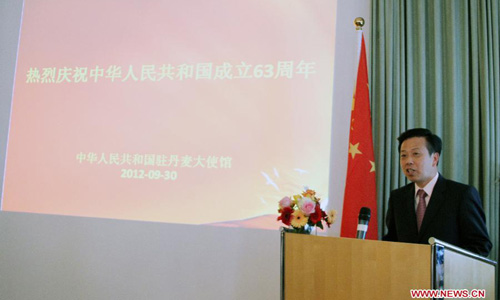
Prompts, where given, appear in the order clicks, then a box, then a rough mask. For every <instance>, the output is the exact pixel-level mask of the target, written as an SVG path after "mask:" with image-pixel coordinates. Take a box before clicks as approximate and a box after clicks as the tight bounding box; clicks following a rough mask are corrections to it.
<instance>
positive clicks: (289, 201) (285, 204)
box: [280, 197, 292, 208]
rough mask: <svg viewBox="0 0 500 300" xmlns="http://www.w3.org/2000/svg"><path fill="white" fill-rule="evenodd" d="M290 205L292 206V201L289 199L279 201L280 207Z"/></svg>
mask: <svg viewBox="0 0 500 300" xmlns="http://www.w3.org/2000/svg"><path fill="white" fill-rule="evenodd" d="M290 204H292V200H291V199H290V197H284V198H283V199H281V200H280V207H281V208H284V207H290Z"/></svg>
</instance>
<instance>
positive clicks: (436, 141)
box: [398, 128, 443, 155]
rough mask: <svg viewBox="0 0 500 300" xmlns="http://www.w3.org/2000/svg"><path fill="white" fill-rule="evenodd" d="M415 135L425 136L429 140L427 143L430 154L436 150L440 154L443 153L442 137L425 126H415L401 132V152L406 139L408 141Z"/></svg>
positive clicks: (399, 139)
mask: <svg viewBox="0 0 500 300" xmlns="http://www.w3.org/2000/svg"><path fill="white" fill-rule="evenodd" d="M414 137H423V138H425V140H426V142H427V143H426V146H427V150H429V155H430V154H432V153H434V152H437V153H439V155H441V148H442V146H443V142H441V138H439V136H437V135H435V134H434V133H432V131H430V130H429V129H425V128H413V129H409V130H407V131H405V132H403V133H401V135H400V136H399V137H398V141H399V147H398V151H399V152H401V144H403V142H404V141H406V140H407V139H411V138H414Z"/></svg>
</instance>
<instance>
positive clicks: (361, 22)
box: [354, 17, 365, 30]
mask: <svg viewBox="0 0 500 300" xmlns="http://www.w3.org/2000/svg"><path fill="white" fill-rule="evenodd" d="M354 25H355V26H356V30H363V26H364V25H365V19H363V18H361V17H357V18H356V19H354Z"/></svg>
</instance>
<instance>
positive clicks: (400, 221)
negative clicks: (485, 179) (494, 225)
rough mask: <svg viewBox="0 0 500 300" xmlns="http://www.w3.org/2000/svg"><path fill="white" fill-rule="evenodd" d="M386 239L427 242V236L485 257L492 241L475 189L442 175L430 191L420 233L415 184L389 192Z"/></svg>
mask: <svg viewBox="0 0 500 300" xmlns="http://www.w3.org/2000/svg"><path fill="white" fill-rule="evenodd" d="M387 227H388V233H387V235H385V236H384V237H383V238H382V239H383V240H386V241H395V242H406V243H419V244H427V243H428V239H429V238H430V237H435V238H437V239H439V240H442V241H444V242H447V243H450V244H453V245H455V246H458V247H461V248H464V249H466V250H469V251H471V252H474V253H477V254H480V255H483V256H487V255H488V253H490V250H491V247H492V244H491V242H490V239H489V236H488V231H487V230H486V224H485V217H484V211H483V208H482V205H481V200H480V198H479V194H478V192H477V190H476V189H475V188H474V187H472V186H469V185H465V184H461V183H458V182H454V181H451V180H448V179H445V178H444V177H443V176H441V174H440V175H439V178H438V180H437V182H436V185H435V186H434V190H433V191H432V195H431V198H430V200H429V204H428V206H427V209H426V211H425V216H424V219H423V221H422V226H421V228H420V232H418V230H417V215H416V213H415V184H414V183H410V184H408V185H406V186H404V187H402V188H399V189H397V190H394V191H392V192H391V195H390V198H389V210H388V212H387Z"/></svg>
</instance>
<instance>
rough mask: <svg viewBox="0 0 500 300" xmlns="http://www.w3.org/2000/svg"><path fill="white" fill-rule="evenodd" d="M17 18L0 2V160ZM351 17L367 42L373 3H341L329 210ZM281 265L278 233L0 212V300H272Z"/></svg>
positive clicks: (351, 47)
mask: <svg viewBox="0 0 500 300" xmlns="http://www.w3.org/2000/svg"><path fill="white" fill-rule="evenodd" d="M331 1H335V0H331ZM21 11H22V1H21V0H2V1H0V156H1V157H2V158H5V149H6V143H7V133H8V122H9V116H10V104H11V98H12V84H13V78H14V70H15V57H16V51H17V40H18V34H19V24H20V17H21ZM358 16H362V17H364V18H365V20H366V21H367V25H365V30H364V32H365V39H366V40H367V41H368V40H369V21H370V17H369V16H370V0H338V4H337V24H336V49H335V74H334V76H335V82H334V95H333V100H334V101H333V119H334V122H333V124H332V126H333V133H332V137H333V141H332V155H331V156H332V161H331V167H332V172H331V178H330V181H331V187H330V197H329V198H330V199H331V200H330V203H329V205H330V207H332V208H336V209H341V208H342V199H343V190H344V184H345V169H346V161H347V160H346V158H347V143H348V134H349V131H348V125H349V116H350V105H351V100H352V92H353V88H354V78H355V74H356V69H357V61H356V52H357V50H356V47H357V41H356V32H355V30H354V25H353V23H352V22H353V20H354V18H355V17H358ZM367 46H368V47H369V45H367ZM3 168H4V159H1V160H0V169H1V170H3ZM0 176H1V179H2V181H3V174H2V175H0ZM339 224H340V222H339V221H338V222H337V224H336V225H335V226H334V227H333V231H332V232H331V234H333V235H338V232H339V230H340V227H339ZM279 263H280V262H279V233H278V232H277V231H264V230H256V229H234V228H221V227H208V226H191V225H177V224H161V223H148V222H135V221H118V220H106V219H93V218H76V217H65V216H50V215H37V214H26V213H12V212H0V299H8V300H18V299H19V300H27V299H29V300H32V299H51V300H59V299H61V300H63V299H64V300H67V299H93V300H94V299H200V298H203V299H278V298H279Z"/></svg>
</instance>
